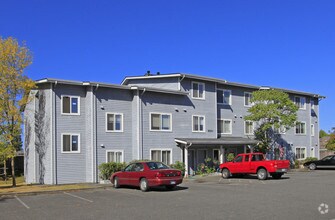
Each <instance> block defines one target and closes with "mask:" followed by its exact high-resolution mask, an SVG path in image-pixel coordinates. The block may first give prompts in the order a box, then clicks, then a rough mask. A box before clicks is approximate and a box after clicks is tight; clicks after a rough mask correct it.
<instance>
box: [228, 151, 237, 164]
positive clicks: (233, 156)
mask: <svg viewBox="0 0 335 220" xmlns="http://www.w3.org/2000/svg"><path fill="white" fill-rule="evenodd" d="M234 158H235V155H234V154H233V153H230V154H228V156H227V161H228V162H231V161H233V160H234Z"/></svg>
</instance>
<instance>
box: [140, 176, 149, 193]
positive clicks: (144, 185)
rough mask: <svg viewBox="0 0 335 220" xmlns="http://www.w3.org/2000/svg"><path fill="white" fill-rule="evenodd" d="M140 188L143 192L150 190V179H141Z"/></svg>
mask: <svg viewBox="0 0 335 220" xmlns="http://www.w3.org/2000/svg"><path fill="white" fill-rule="evenodd" d="M140 189H141V190H142V192H146V191H148V190H149V184H148V180H147V179H146V178H142V179H141V181H140Z"/></svg>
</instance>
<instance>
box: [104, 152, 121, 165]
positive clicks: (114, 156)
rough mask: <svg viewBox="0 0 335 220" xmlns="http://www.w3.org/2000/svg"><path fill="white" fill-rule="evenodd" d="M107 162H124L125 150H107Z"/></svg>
mask: <svg viewBox="0 0 335 220" xmlns="http://www.w3.org/2000/svg"><path fill="white" fill-rule="evenodd" d="M106 162H107V163H108V162H115V163H122V162H123V151H122V150H108V151H106Z"/></svg>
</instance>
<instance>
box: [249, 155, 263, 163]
mask: <svg viewBox="0 0 335 220" xmlns="http://www.w3.org/2000/svg"><path fill="white" fill-rule="evenodd" d="M262 160H263V157H262V156H261V155H258V154H254V155H252V157H251V161H262Z"/></svg>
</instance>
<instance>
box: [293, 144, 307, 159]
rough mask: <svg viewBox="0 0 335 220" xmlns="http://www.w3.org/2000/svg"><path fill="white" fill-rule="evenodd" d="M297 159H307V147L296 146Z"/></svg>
mask: <svg viewBox="0 0 335 220" xmlns="http://www.w3.org/2000/svg"><path fill="white" fill-rule="evenodd" d="M295 159H297V160H303V159H306V147H296V148H295Z"/></svg>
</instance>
